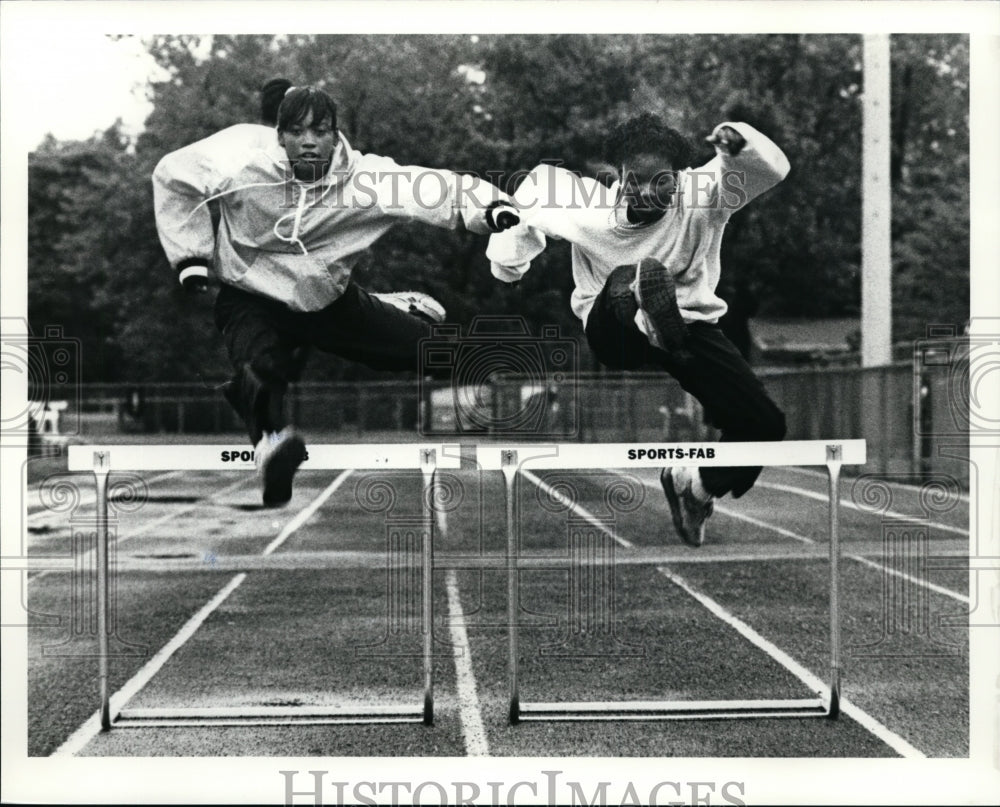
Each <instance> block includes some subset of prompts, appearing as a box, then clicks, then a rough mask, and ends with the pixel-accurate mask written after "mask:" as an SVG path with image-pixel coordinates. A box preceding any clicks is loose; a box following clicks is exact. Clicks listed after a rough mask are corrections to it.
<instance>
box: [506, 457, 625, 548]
mask: <svg viewBox="0 0 1000 807" xmlns="http://www.w3.org/2000/svg"><path fill="white" fill-rule="evenodd" d="M521 476H523V477H524V478H525V479H527V480H528V481H529V482H531V483H532V484H534V485H537V486H538V487H540V488H541V489H542V491H543V492H544V493H545V494H546V495H547V496H550V497H551V498H553V499H555V500H556V501H557V502H559V504H561V505H563V506H564V507H568V508H570V509H572V510H573V512H574V513H576V514H577V515H578V516H580V517H581V518H584V519H586V521H587V522H588V523H589V524H593V525H594V526H595V527H597V529H599V530H600V531H601V532H603V533H604V534H605V535H610V536H611V538H612V539H613V540H615V541H616V542H617V543H619V544H621V546H624V547H626V548H631V547H632V546H634V544H633V543H632V542H631V541H629V540H628V539H627V538H622V537H621V536H620V535H618V534H617V533H614V532H611V531H609V530H608V528H607V525H606V524H604V523H602V522H601V521H600V520H599V519H597V518H596V517H594V516H593V515H591V514H590V513H588V512H587V511H586V510H585V509H583V508H582V507H580V506H579V505H578V504H577V503H576V502H574V501H573V500H572V499H571V498H569V496H566V495H565V494H563V493H560V492H559V491H558V490H556V489H555V488H553V487H552V486H551V485H547V484H546V483H545V482H543V481H542V480H541V479H539V478H538V477H537V476H535V475H534V474H533V473H532V472H531V471H528V470H525V469H523V468H522V469H521Z"/></svg>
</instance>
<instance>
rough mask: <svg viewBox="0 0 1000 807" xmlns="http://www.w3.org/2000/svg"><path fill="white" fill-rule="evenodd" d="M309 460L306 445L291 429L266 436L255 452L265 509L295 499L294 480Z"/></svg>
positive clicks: (279, 505) (280, 505)
mask: <svg viewBox="0 0 1000 807" xmlns="http://www.w3.org/2000/svg"><path fill="white" fill-rule="evenodd" d="M305 458H306V444H305V443H304V442H303V440H302V438H301V437H299V436H298V435H297V434H296V433H295V432H294V430H293V429H292V428H291V427H290V426H289V427H288V428H285V429H282V430H281V431H280V432H269V433H267V434H265V435H264V436H263V437H262V438H261V439H260V442H259V443H257V447H256V449H254V462H255V463H256V465H257V473H258V474H259V475H260V478H261V484H262V486H263V489H264V506H265V507H282V506H284V505H286V504H288V502H289V500H290V499H291V498H292V478H293V477H294V476H295V472H296V471H297V470H298V468H299V465H301V464H302V460H304V459H305Z"/></svg>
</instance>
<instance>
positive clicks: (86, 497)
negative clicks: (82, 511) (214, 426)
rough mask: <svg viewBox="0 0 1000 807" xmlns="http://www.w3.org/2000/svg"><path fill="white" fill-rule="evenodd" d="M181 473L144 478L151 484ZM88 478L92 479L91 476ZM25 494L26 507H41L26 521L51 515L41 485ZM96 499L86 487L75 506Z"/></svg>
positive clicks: (60, 475)
mask: <svg viewBox="0 0 1000 807" xmlns="http://www.w3.org/2000/svg"><path fill="white" fill-rule="evenodd" d="M182 473H184V471H167V473H164V474H157V475H156V476H151V477H150V478H149V479H147V480H146V482H147V483H149V484H152V483H153V482H162V481H164V480H167V479H173V478H174V477H175V476H180V475H181V474H182ZM52 476H58V477H60V479H62V478H64V477H66V476H70V474H69V472H68V471H64V472H62V473H59V474H52ZM72 476H73V477H77V478H81V477H86V474H72ZM90 478H91V479H92V478H93V477H90ZM25 496H26V498H27V499H28V502H27V507H28V508H31V507H41V508H42V509H41V510H36V511H35V512H34V513H28V521H31V520H32V519H37V518H38V517H39V516H44V515H53V513H52V511H51V510H50V509H49V508H48V507H44V506H43V505H42V499H41V485H38V487H33V488H30V489H29V490H27V491H25ZM96 501H97V493H96V491H94V490H91V489H90V488H89V487H88V488H87V490H86V491H83V492H81V493H80V501H79V502H78V503H77V507H80V506H82V505H91V504H93V503H94V502H96Z"/></svg>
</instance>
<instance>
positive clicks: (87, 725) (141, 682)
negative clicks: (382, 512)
mask: <svg viewBox="0 0 1000 807" xmlns="http://www.w3.org/2000/svg"><path fill="white" fill-rule="evenodd" d="M350 474H351V471H344V472H342V473H341V474H340V476H338V477H337V478H336V479H335V480H334V481H333V482H332V483H331V484H330V485H329V486H328V487H327V488H326V490H324V491H323V492H322V493H321V494H320V495H319V496H318V497H317V498H316V499H315V500H314V501H313V502H312V503H311V504H310V505H309V506H308V507H306V508H305V510H303V511H302V512H300V513H299V514H298V515H297V516H296V517H295V518H293V519H292V520H291V521H290V522H289V523H288V525H287V526H286V527H285V528H284V529H283V530H282V531H281V534H280V535H279V536H278V538H277V539H275V540H274V541H272V542H271V544H270V545H269V546H268V547H267V548H266V549H265V550H264V552H263V553H262V554H264V555H268V554H270V553H271V552H273V551H274V550H275V549H277V548H278V547H279V546H280V545H281V543H282V542H284V541H285V540H286V539H287V538H288V536H290V535H291V534H292V533H293V532H294V531H295V530H296V529H298V528H299V527H300V526H302V524H304V523H305V522H306V521H307V520H308V519H309V518H310V517H311V516H312V514H313V513H315V512H316V510H317V509H318V508H319V507H320V505H322V504H323V502H325V501H326V500H327V499H328V498H329V497H330V495H331V494H332V493H333V492H334V491H335V490H336V489H337V488H338V487H340V485H341V484H343V482H344V480H345V479H347V477H348V476H349V475H350ZM241 481H242V480H241ZM246 578H247V575H246V572H240V573H239V574H237V575H236V576H235V577H233V579H232V580H230V581H229V582H228V583H227V584H226V585H225V586H224V587H223V588H222V589H221V590H220V591H219V592H218V593H217V594H216V595H215V596H214V597H212V599H211V600H209V601H208V602H207V603H205V605H203V606H202V607H201V608H200V609H199V610H198V612H197V613H196V614H195V615H194V616H193V617H191V618H190V619H189V620H188V621H187V622H185V623H184V625H183V626H182V627H181V629H180V630H179V631H177V633H176V634H175V635H174V637H173V638H172V639H171V640H170V641H169V642H167V643H166V644H165V645H164V646H163V647H161V648H160V650H159V651H158V652H157V653H156V655H155V656H153V658H151V659H150V660H149V661H147V662H146V663H145V664H144V665H143V666H142V668H141V669H140V670H139V671H138V672H137V673H136V674H135V675H133V676H132V677H131V678H130V679H129V680H128V681H127V682H126V683H125V685H124V686H123V687H122V688H121V689H119V690H118V691H117V692H116V693H114V694H113V695H112V696H111V698H110V699H109V700H110V707H111V715H112V719H114V715H115V714H117V713H118V712H120V711H121V709H122V707H123V706H124V705H125V704H126V703H128V702H129V701H130V700H131V699H132V698H134V697H135V696H136V695H137V694H138V693H139V691H140V690H141V689H142V688H143V687H145V686H146V685H147V684H148V683H149V682H150V680H152V678H153V676H154V675H156V673H157V672H159V671H160V668H162V667H163V665H164V664H166V663H167V661H168V660H169V659H170V657H171V656H172V655H173V654H174V653H176V652H177V651H178V650H179V649H180V648H181V647H182V646H183V645H184V643H185V642H187V640H188V639H190V638H191V637H192V636H193V635H194V633H195V631H196V630H198V628H200V627H201V625H202V623H203V622H204V621H205V620H206V619H208V617H209V616H210V615H211V613H212V612H213V611H214V610H215V609H216V608H218V607H219V606H220V605H222V603H223V602H224V601H225V600H226V598H227V597H228V596H229V595H230V594H232V593H233V591H235V590H236V588H237V586H239V585H240V584H241V583H242V582H243V581H244V580H246ZM100 731H101V713H100V710H99V709H98V710H97V711H96V712H94V714H92V715H91V716H90V717H89V718H88V719H87V720H86V721H85V722H84V724H83V725H82V726H80V728H78V729H77V730H76V731H75V732H73V734H72V735H70V737H69V738H68V739H67V740H66V741H65V742H64V743H63V744H62V745H61V746H59V748H57V749H56V750H55V752H53V754H52V756H74V755H76V754H78V753H79V752H80V751H82V750H83V749H84V747H85V746H86V745H87V743H89V742H90V741H91V740H93V739H94V737H96V736H97V735H98V734H99V733H100Z"/></svg>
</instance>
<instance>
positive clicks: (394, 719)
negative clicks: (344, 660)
mask: <svg viewBox="0 0 1000 807" xmlns="http://www.w3.org/2000/svg"><path fill="white" fill-rule="evenodd" d="M432 722H433V721H432V719H429V716H428V715H427V713H426V711H425V710H424V709H422V708H421V707H419V706H366V707H365V708H363V709H361V708H357V707H350V706H253V707H251V706H247V707H239V706H225V707H222V706H209V707H203V708H197V707H188V708H134V709H122V710H121V712H119V713H118V716H117V717H116V718H115V719H114V720H113V721H112V722H111V727H112V728H149V727H152V726H185V727H189V726H290V725H300V726H301V725H368V724H376V723H423V724H425V725H430V724H431V723H432Z"/></svg>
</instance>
